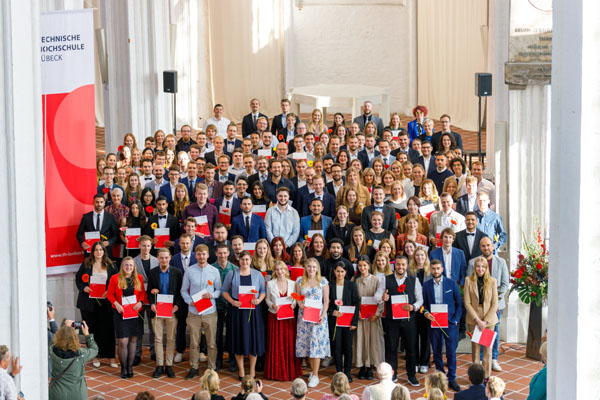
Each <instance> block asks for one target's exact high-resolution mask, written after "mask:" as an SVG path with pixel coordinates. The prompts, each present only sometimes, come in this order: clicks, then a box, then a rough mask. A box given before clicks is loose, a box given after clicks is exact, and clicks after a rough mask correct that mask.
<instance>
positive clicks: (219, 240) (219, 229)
mask: <svg viewBox="0 0 600 400" xmlns="http://www.w3.org/2000/svg"><path fill="white" fill-rule="evenodd" d="M212 231H213V240H211V241H209V242H207V243H206V245H207V246H208V262H209V263H210V264H212V263H214V262H215V261H217V253H216V252H215V250H216V248H217V245H219V244H226V245H227V247H229V251H230V252H232V251H233V249H232V248H231V243H230V242H229V240H227V227H226V226H225V224H223V223H221V222H217V223H216V224H215V226H214V228H213V230H212ZM194 250H195V249H194Z"/></svg>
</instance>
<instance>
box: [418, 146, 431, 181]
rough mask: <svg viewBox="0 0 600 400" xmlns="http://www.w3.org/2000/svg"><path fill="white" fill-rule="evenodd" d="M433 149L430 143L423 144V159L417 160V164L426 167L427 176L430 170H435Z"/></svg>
mask: <svg viewBox="0 0 600 400" xmlns="http://www.w3.org/2000/svg"><path fill="white" fill-rule="evenodd" d="M432 150H433V147H432V146H431V143H429V142H423V143H422V144H421V154H423V155H422V156H421V157H419V158H417V162H418V163H419V164H421V165H423V166H424V167H425V176H427V174H428V173H429V170H430V169H432V168H435V158H433V157H431V152H432Z"/></svg>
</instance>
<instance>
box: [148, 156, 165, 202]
mask: <svg viewBox="0 0 600 400" xmlns="http://www.w3.org/2000/svg"><path fill="white" fill-rule="evenodd" d="M164 170H165V169H164V166H163V165H161V164H158V163H155V164H154V166H153V167H152V173H153V174H154V179H153V180H151V181H148V182H146V186H145V187H147V188H150V190H152V193H154V197H158V192H159V191H160V188H161V187H162V186H163V185H166V184H167V183H168V182H167V181H166V179H165V178H164Z"/></svg>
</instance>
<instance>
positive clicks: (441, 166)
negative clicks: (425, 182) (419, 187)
mask: <svg viewBox="0 0 600 400" xmlns="http://www.w3.org/2000/svg"><path fill="white" fill-rule="evenodd" d="M450 176H454V174H453V173H452V171H450V170H449V169H448V168H447V167H446V154H444V153H437V154H436V155H435V168H429V171H428V172H427V179H431V180H432V181H433V183H435V187H436V189H437V192H438V193H442V191H443V190H444V181H445V180H446V178H448V177H450Z"/></svg>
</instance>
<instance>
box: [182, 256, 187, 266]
mask: <svg viewBox="0 0 600 400" xmlns="http://www.w3.org/2000/svg"><path fill="white" fill-rule="evenodd" d="M183 266H184V267H185V268H187V267H188V257H187V256H183Z"/></svg>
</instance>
